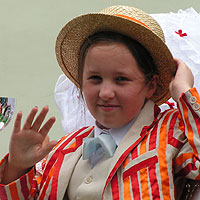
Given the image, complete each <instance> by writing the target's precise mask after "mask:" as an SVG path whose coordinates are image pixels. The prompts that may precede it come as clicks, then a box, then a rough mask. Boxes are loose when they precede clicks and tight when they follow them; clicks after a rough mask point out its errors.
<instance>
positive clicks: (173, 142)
mask: <svg viewBox="0 0 200 200" xmlns="http://www.w3.org/2000/svg"><path fill="white" fill-rule="evenodd" d="M178 115H179V112H178V111H176V112H175V113H174V114H173V116H172V119H171V120H170V125H169V131H168V144H170V145H172V146H173V147H175V148H177V149H179V148H181V147H182V146H183V143H182V142H181V141H179V140H177V139H176V138H175V137H173V133H174V126H175V123H176V120H177V116H178Z"/></svg>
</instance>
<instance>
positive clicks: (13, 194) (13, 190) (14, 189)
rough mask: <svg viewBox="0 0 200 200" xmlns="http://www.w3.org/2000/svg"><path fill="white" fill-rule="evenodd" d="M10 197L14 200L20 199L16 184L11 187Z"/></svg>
mask: <svg viewBox="0 0 200 200" xmlns="http://www.w3.org/2000/svg"><path fill="white" fill-rule="evenodd" d="M9 190H10V195H11V197H12V199H13V200H15V199H19V195H18V191H17V186H16V183H15V182H13V183H11V184H10V185H9Z"/></svg>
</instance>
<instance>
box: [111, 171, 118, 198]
mask: <svg viewBox="0 0 200 200" xmlns="http://www.w3.org/2000/svg"><path fill="white" fill-rule="evenodd" d="M111 188H112V199H113V200H118V199H119V183H118V176H117V174H116V175H115V176H114V177H113V179H112V181H111Z"/></svg>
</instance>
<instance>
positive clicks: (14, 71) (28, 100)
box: [0, 0, 200, 157]
mask: <svg viewBox="0 0 200 200" xmlns="http://www.w3.org/2000/svg"><path fill="white" fill-rule="evenodd" d="M116 4H122V5H130V6H134V7H137V8H140V9H142V10H144V11H145V12H147V13H149V14H153V13H168V12H177V11H178V10H179V9H183V10H185V9H187V8H190V7H193V8H194V9H195V10H196V11H197V12H198V13H199V12H200V3H199V0H167V1H164V0H73V1H72V0H56V1H55V0H42V1H41V0H35V1H30V0H18V1H16V0H7V1H5V0H0V70H1V72H0V81H1V84H0V86H1V88H0V96H4V97H14V98H16V102H17V104H16V109H15V112H14V115H13V118H12V120H11V122H10V123H9V125H8V126H7V127H6V128H5V129H4V130H3V131H1V132H0V156H1V157H2V156H4V155H5V154H6V153H7V152H8V145H9V139H10V135H11V132H12V128H13V124H14V119H15V116H16V114H17V112H18V111H22V113H23V122H24V119H25V117H26V116H27V114H28V113H29V111H30V110H31V108H32V107H33V106H38V107H39V109H41V108H42V107H43V106H44V105H48V106H49V109H50V112H49V114H48V117H51V116H55V117H56V118H57V121H56V123H55V125H54V127H53V128H52V130H51V132H50V134H49V135H50V138H51V139H56V140H57V139H59V138H60V137H62V136H63V135H64V134H65V133H64V131H63V129H62V126H61V115H60V112H59V110H58V109H57V107H56V105H55V102H54V88H55V84H56V81H57V79H58V77H59V76H60V75H61V74H62V71H61V69H60V68H59V66H58V64H57V61H56V57H55V51H54V49H55V41H56V37H57V34H58V33H59V31H60V29H61V28H62V27H63V26H64V25H65V24H66V22H67V21H68V20H70V19H71V18H73V17H75V16H77V15H81V14H84V13H88V12H95V11H100V10H102V9H103V8H105V7H107V6H111V5H116Z"/></svg>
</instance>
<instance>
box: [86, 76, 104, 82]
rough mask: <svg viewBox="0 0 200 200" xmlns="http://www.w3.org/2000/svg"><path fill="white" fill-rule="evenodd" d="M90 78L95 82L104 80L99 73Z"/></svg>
mask: <svg viewBox="0 0 200 200" xmlns="http://www.w3.org/2000/svg"><path fill="white" fill-rule="evenodd" d="M88 79H89V80H91V81H94V82H101V81H102V78H101V77H100V76H97V75H94V76H90V77H89V78H88Z"/></svg>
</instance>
